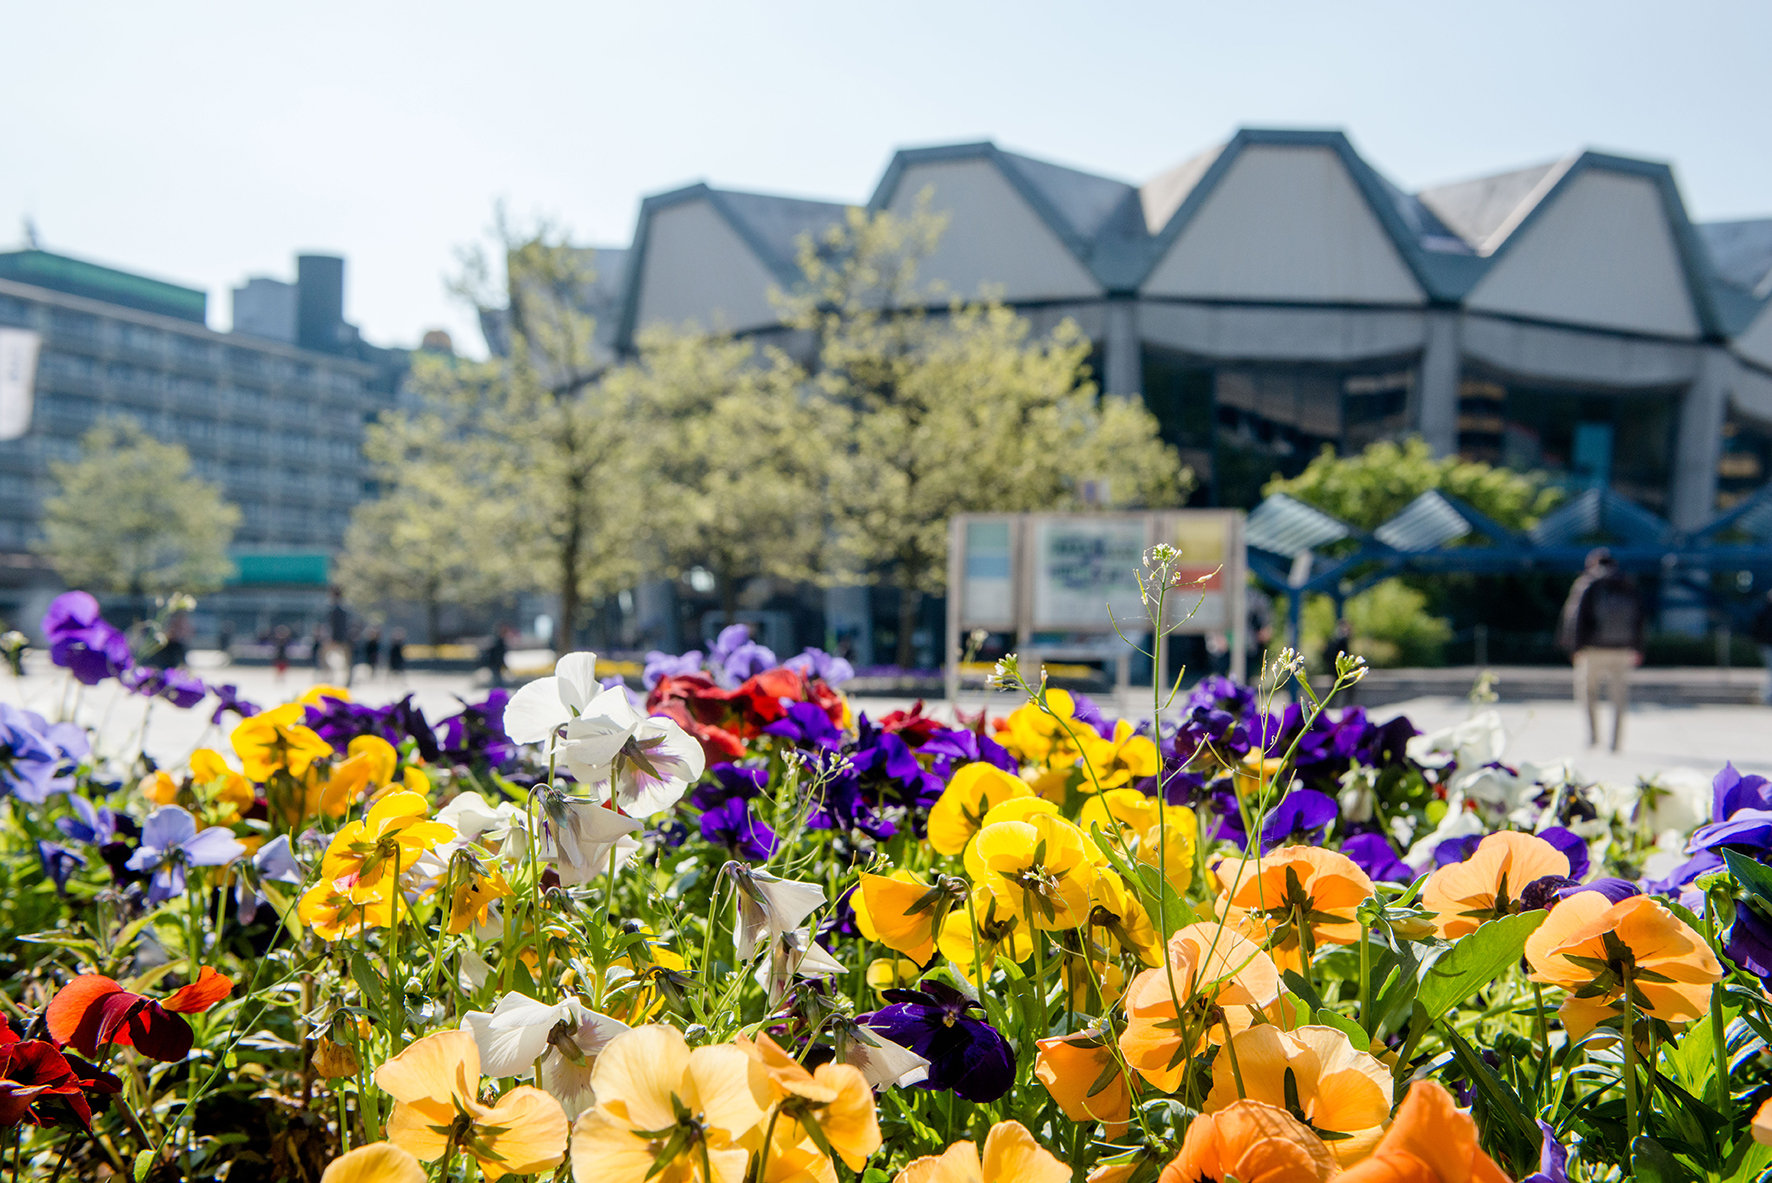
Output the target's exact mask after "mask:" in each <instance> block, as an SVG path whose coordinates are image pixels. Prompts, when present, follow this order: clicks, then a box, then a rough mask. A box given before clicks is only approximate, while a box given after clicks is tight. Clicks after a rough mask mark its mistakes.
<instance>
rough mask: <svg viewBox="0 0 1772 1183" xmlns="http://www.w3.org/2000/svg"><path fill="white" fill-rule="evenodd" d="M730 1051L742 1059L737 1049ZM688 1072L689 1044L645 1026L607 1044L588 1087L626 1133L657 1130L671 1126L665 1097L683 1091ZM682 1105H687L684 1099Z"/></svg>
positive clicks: (670, 1030)
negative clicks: (626, 1128) (622, 1123)
mask: <svg viewBox="0 0 1772 1183" xmlns="http://www.w3.org/2000/svg"><path fill="white" fill-rule="evenodd" d="M732 1050H733V1051H734V1052H737V1053H738V1054H739V1055H740V1056H744V1053H743V1052H739V1051H738V1049H737V1048H733V1049H732ZM745 1058H747V1059H748V1058H749V1057H745ZM688 1070H689V1044H688V1043H686V1042H685V1041H684V1039H683V1033H682V1032H680V1031H678V1030H677V1029H676V1028H675V1027H670V1026H665V1025H663V1024H649V1025H647V1026H644V1027H636V1028H634V1029H633V1030H632V1031H626V1032H623V1033H622V1034H621V1035H618V1036H616V1037H615V1038H614V1039H613V1040H611V1041H610V1043H609V1046H608V1047H606V1048H604V1049H603V1054H602V1055H600V1056H598V1057H597V1068H596V1071H595V1073H594V1074H593V1075H592V1077H591V1088H592V1089H593V1090H595V1092H596V1094H597V1103H598V1105H599V1106H601V1107H603V1108H605V1109H607V1110H609V1112H610V1113H611V1114H613V1115H614V1116H615V1117H618V1118H620V1119H622V1120H625V1121H627V1122H629V1123H631V1126H630V1128H632V1129H637V1130H662V1129H664V1128H665V1127H666V1126H670V1125H675V1124H676V1123H677V1114H676V1111H675V1109H674V1108H673V1107H672V1105H671V1095H672V1094H673V1093H679V1094H680V1093H682V1092H683V1090H684V1088H685V1085H684V1076H685V1075H686V1074H687V1072H688ZM683 1100H684V1101H685V1102H686V1103H687V1102H688V1101H689V1098H687V1097H685V1098H683Z"/></svg>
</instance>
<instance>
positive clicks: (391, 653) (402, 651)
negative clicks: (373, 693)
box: [388, 628, 406, 686]
mask: <svg viewBox="0 0 1772 1183" xmlns="http://www.w3.org/2000/svg"><path fill="white" fill-rule="evenodd" d="M388 677H389V678H391V679H393V680H394V681H396V682H398V683H400V685H401V686H405V685H406V630H405V629H403V628H397V629H395V630H394V631H393V632H391V633H389V634H388Z"/></svg>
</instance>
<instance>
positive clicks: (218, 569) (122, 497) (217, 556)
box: [35, 419, 240, 599]
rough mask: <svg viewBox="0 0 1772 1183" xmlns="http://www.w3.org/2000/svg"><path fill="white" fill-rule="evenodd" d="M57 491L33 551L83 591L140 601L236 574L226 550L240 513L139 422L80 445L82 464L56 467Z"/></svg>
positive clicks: (105, 428)
mask: <svg viewBox="0 0 1772 1183" xmlns="http://www.w3.org/2000/svg"><path fill="white" fill-rule="evenodd" d="M49 470H50V472H51V473H52V474H53V475H54V477H55V481H56V485H57V487H58V491H57V493H56V494H55V495H54V496H53V497H50V498H49V499H47V500H46V501H44V503H43V539H42V541H41V542H39V543H38V544H37V545H36V547H35V549H36V550H37V552H38V553H39V554H42V555H43V556H44V557H45V558H47V559H48V560H49V562H50V565H51V566H53V567H54V568H55V569H56V572H57V573H58V574H60V575H61V577H62V578H63V579H65V580H67V581H68V583H70V584H72V585H74V586H76V587H87V588H91V589H93V590H95V591H96V590H102V591H109V592H126V593H128V594H130V595H132V596H135V597H137V598H138V599H140V598H141V597H144V596H149V595H163V594H166V593H169V592H175V591H183V592H188V593H190V594H192V595H201V594H203V593H204V592H209V591H214V590H215V589H216V588H219V587H220V586H221V585H222V584H223V583H225V582H227V580H228V578H229V577H230V576H231V575H233V573H234V564H233V563H232V562H230V561H229V559H228V546H229V544H230V543H232V542H233V540H234V531H235V530H236V529H237V528H238V527H239V525H240V509H239V507H238V506H235V505H232V504H229V503H228V502H226V501H224V500H222V495H221V491H220V490H219V489H217V488H216V487H215V486H214V485H212V484H210V483H209V482H208V481H204V480H201V479H199V478H197V477H194V476H192V475H191V457H190V454H189V453H188V452H186V451H185V449H184V448H183V447H182V446H180V445H178V444H168V443H162V442H161V441H159V440H157V439H154V438H153V437H152V436H150V435H148V434H147V433H146V432H144V431H143V430H142V428H141V425H140V424H139V423H137V422H135V421H134V420H133V419H107V420H104V421H101V422H100V423H98V424H97V425H96V426H94V427H93V428H92V430H90V431H88V432H87V433H86V436H85V438H83V439H82V440H81V441H80V459H78V460H74V461H62V460H52V461H50V464H49Z"/></svg>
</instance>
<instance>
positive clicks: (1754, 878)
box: [1723, 848, 1772, 907]
mask: <svg viewBox="0 0 1772 1183" xmlns="http://www.w3.org/2000/svg"><path fill="white" fill-rule="evenodd" d="M1723 862H1724V863H1725V864H1726V865H1727V866H1728V868H1729V874H1731V875H1733V876H1735V882H1737V883H1739V884H1741V889H1742V890H1743V891H1745V892H1747V894H1748V895H1750V896H1752V897H1753V898H1754V899H1756V900H1759V901H1760V902H1761V903H1763V904H1765V905H1767V906H1768V907H1772V867H1768V866H1766V865H1764V864H1763V863H1760V862H1759V861H1757V860H1756V859H1754V858H1753V856H1752V855H1746V854H1742V853H1741V852H1740V851H1738V850H1729V849H1727V848H1725V849H1724V850H1723Z"/></svg>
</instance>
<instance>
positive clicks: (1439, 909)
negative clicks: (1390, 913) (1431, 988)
mask: <svg viewBox="0 0 1772 1183" xmlns="http://www.w3.org/2000/svg"><path fill="white" fill-rule="evenodd" d="M1568 874H1569V856H1567V855H1565V854H1564V853H1563V852H1562V851H1560V850H1558V849H1557V848H1556V847H1554V846H1552V845H1551V844H1550V843H1549V842H1546V841H1545V840H1544V839H1543V838H1540V837H1538V836H1536V835H1534V834H1519V833H1515V832H1514V831H1512V830H1502V831H1500V832H1499V833H1495V834H1491V835H1489V836H1488V837H1487V838H1484V839H1483V840H1482V841H1481V842H1480V843H1478V844H1477V849H1476V850H1475V851H1474V852H1472V854H1471V856H1470V857H1469V858H1468V859H1465V860H1464V861H1463V862H1462V863H1452V864H1450V865H1449V866H1444V867H1441V868H1440V869H1439V870H1437V871H1435V872H1434V873H1433V874H1432V875H1429V876H1428V878H1427V886H1426V887H1424V888H1422V891H1421V902H1422V905H1423V906H1424V907H1425V908H1427V910H1428V911H1430V912H1432V913H1434V931H1435V932H1436V933H1437V934H1439V935H1440V936H1442V937H1445V938H1446V939H1447V940H1457V939H1458V938H1459V937H1461V936H1465V935H1466V934H1468V933H1473V932H1475V931H1477V926H1478V925H1480V924H1482V923H1483V922H1484V921H1486V920H1494V919H1495V918H1496V917H1498V916H1508V915H1511V914H1513V913H1515V912H1518V911H1520V910H1521V908H1520V893H1521V892H1522V891H1524V890H1526V885H1527V884H1528V883H1531V882H1532V881H1533V880H1534V879H1542V878H1544V877H1545V876H1546V875H1555V876H1558V877H1559V878H1566V877H1567V876H1568Z"/></svg>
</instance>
